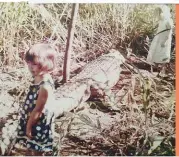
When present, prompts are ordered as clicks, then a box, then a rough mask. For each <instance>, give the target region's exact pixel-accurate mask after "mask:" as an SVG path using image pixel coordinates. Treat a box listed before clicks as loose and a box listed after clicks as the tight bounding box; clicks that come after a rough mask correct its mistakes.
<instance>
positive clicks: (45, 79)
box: [16, 43, 56, 153]
mask: <svg viewBox="0 0 179 157" xmlns="http://www.w3.org/2000/svg"><path fill="white" fill-rule="evenodd" d="M55 57H56V51H55V49H53V48H52V47H51V46H50V45H49V44H44V43H40V44H35V45H33V46H32V47H31V48H30V50H29V51H28V52H27V53H26V54H25V61H26V63H27V65H28V68H29V70H30V72H31V74H32V76H33V78H34V81H33V84H32V85H31V86H30V88H29V92H28V94H27V97H26V100H25V103H24V105H23V107H22V110H21V112H20V121H19V125H18V134H17V140H16V146H19V144H20V145H21V146H23V147H26V148H28V150H33V151H37V152H39V153H44V152H46V153H49V152H52V145H53V128H52V123H53V119H54V113H53V112H52V111H51V110H50V105H53V100H54V95H53V89H54V83H53V80H52V77H51V76H50V72H52V71H53V69H54V67H55Z"/></svg>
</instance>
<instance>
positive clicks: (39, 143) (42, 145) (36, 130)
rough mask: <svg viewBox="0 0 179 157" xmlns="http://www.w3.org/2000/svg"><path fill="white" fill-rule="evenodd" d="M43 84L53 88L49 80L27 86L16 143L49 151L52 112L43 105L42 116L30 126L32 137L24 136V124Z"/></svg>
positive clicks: (52, 119) (41, 150) (51, 143)
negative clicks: (27, 90)
mask: <svg viewBox="0 0 179 157" xmlns="http://www.w3.org/2000/svg"><path fill="white" fill-rule="evenodd" d="M43 84H50V85H52V88H53V84H52V83H51V82H50V81H45V82H44V81H42V82H41V83H40V84H38V85H31V86H30V88H29V92H28V94H27V98H26V100H25V103H24V105H23V107H22V110H21V114H20V120H19V125H18V133H17V140H16V143H20V144H22V145H23V146H25V147H26V148H28V149H33V150H36V151H40V152H49V151H52V146H53V134H52V132H53V128H52V126H53V125H52V124H53V121H54V113H53V112H51V111H49V110H48V109H46V108H45V107H44V110H43V112H42V116H41V117H40V119H39V120H38V122H37V124H35V125H34V126H33V127H32V136H33V138H32V139H29V138H28V137H27V136H26V125H27V122H28V119H29V117H30V113H31V112H32V110H33V109H34V108H35V105H36V100H37V98H38V92H39V89H40V86H41V85H43Z"/></svg>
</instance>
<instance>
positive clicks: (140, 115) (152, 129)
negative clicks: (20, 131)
mask: <svg viewBox="0 0 179 157" xmlns="http://www.w3.org/2000/svg"><path fill="white" fill-rule="evenodd" d="M171 8H172V10H173V18H174V20H175V7H174V6H173V5H171ZM0 12H1V19H0V28H1V31H0V36H1V38H0V64H1V66H2V69H3V70H4V72H6V73H7V75H8V76H7V77H6V75H5V73H2V76H3V77H4V80H3V77H1V79H0V81H1V82H5V80H6V81H7V80H8V81H9V82H17V84H18V85H17V86H16V85H15V84H13V87H9V86H8V85H7V84H8V82H7V84H6V82H5V84H4V85H2V86H0V89H1V95H3V96H4V95H5V94H4V93H6V94H7V95H8V94H9V95H8V96H10V95H11V96H10V98H12V99H13V100H15V102H14V101H12V102H11V101H10V102H7V103H6V104H5V103H2V105H1V107H2V110H3V106H7V104H9V106H11V105H12V104H14V105H15V106H16V107H15V108H16V109H15V111H14V112H17V111H18V106H19V105H18V104H19V103H20V102H22V99H23V94H24V91H25V87H26V86H27V80H28V79H29V76H28V74H27V75H26V78H24V77H23V76H24V72H23V71H22V70H21V69H20V70H19V71H20V72H17V69H18V68H19V67H21V66H22V65H23V60H22V56H23V53H24V52H25V51H26V50H27V49H28V48H29V46H30V45H32V44H34V43H37V42H40V41H43V40H44V39H45V40H48V42H50V43H52V44H53V45H54V46H57V48H58V50H59V70H61V69H60V68H61V67H62V63H63V56H64V52H65V46H66V37H67V28H68V24H69V21H70V19H71V17H70V16H71V4H48V5H47V4H46V5H29V4H28V3H0ZM156 20H157V19H156V16H154V5H140V4H135V5H132V4H80V8H79V16H78V18H77V23H76V29H75V38H74V44H73V53H72V60H73V66H78V65H79V64H81V63H84V62H85V63H86V62H88V61H90V60H93V59H95V58H96V57H98V56H99V55H101V54H103V53H104V52H106V51H107V50H109V49H110V48H116V49H118V50H120V51H121V52H125V51H126V49H127V48H131V49H132V50H133V51H132V52H133V53H135V54H140V55H143V56H146V54H147V52H148V45H149V42H150V41H148V40H147V37H149V38H150V39H151V37H152V35H153V34H154V29H155V27H156ZM10 67H14V68H15V69H14V72H11V71H10V69H11V68H10ZM19 76H21V77H19ZM121 77H123V78H124V79H123V80H120V81H119V83H118V84H117V85H116V86H115V88H114V90H113V91H114V93H115V94H114V97H115V99H116V104H113V107H115V109H116V110H117V111H116V113H117V114H116V116H117V117H118V118H117V120H116V121H115V123H114V124H111V125H108V126H107V128H103V129H101V128H100V129H99V128H98V132H99V133H100V138H98V137H91V138H90V139H89V140H84V141H83V142H82V144H81V143H80V137H78V138H79V139H78V140H76V139H75V140H74V138H72V137H69V139H68V140H67V143H68V146H69V147H70V146H71V145H72V144H75V146H74V145H73V146H71V148H72V149H69V148H68V147H66V149H67V151H68V152H67V153H66V154H68V155H71V154H76V155H79V154H80V153H81V155H83V154H84V155H93V154H94V155H155V154H157V155H162V153H163V154H164V155H174V154H175V150H174V147H175V144H174V142H173V141H174V140H175V87H174V85H171V84H170V83H169V82H164V81H162V80H160V79H159V78H155V79H154V78H152V77H151V76H150V75H149V77H147V78H148V79H149V80H148V82H142V80H141V78H139V76H138V75H132V76H129V77H128V76H127V75H124V76H122V75H121ZM5 78H8V79H5ZM145 81H146V80H145ZM147 83H149V84H148V85H147ZM19 85H20V86H19ZM19 87H20V88H19ZM119 89H120V90H119ZM142 89H143V91H142ZM148 91H150V93H149V92H148ZM2 93H3V94H2ZM12 94H13V95H12ZM93 103H95V102H93ZM98 105H99V103H98ZM101 105H102V106H104V105H105V103H104V102H103V103H101ZM89 106H90V105H89ZM12 107H13V106H12ZM104 108H105V107H104ZM89 110H91V112H94V109H91V108H89ZM103 110H104V109H103ZM106 112H107V114H108V113H109V111H106ZM114 113H115V112H114ZM107 114H105V115H104V116H107ZM9 115H11V114H9ZM9 115H7V114H5V115H4V118H2V121H6V120H7V119H8V120H9V119H11V118H12V117H11V116H10V117H9ZM15 119H17V118H15ZM4 123H5V122H4ZM4 123H3V124H4ZM6 123H7V122H6ZM96 123H97V122H96ZM3 124H2V127H4V126H3ZM98 124H100V121H98ZM8 125H12V123H11V121H9V122H8V123H7V126H8ZM101 125H102V122H101ZM102 126H103V125H102ZM5 132H7V131H5ZM5 135H6V133H5ZM4 139H5V138H3V139H1V140H2V141H1V151H2V150H5V148H6V147H7V146H6V145H4V143H3V140H4ZM69 140H71V141H70V142H69ZM8 142H9V141H6V143H8ZM72 142H74V143H72ZM91 142H92V143H91ZM74 147H75V148H78V149H79V150H78V149H77V150H76V152H75V153H70V151H71V150H74ZM83 149H84V152H83V151H82V152H80V150H83ZM86 150H87V151H86ZM107 150H109V151H107ZM62 151H63V152H61V153H62V154H63V153H64V154H65V151H66V150H65V148H63V149H62ZM1 153H2V152H1Z"/></svg>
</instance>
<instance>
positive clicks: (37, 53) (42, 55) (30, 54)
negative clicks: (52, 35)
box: [25, 43, 57, 72]
mask: <svg viewBox="0 0 179 157" xmlns="http://www.w3.org/2000/svg"><path fill="white" fill-rule="evenodd" d="M56 55H57V51H56V50H55V49H54V48H52V47H51V46H50V44H47V43H39V44H35V45H33V46H32V47H31V48H30V49H29V50H28V51H27V52H26V54H25V61H26V62H32V63H35V64H37V65H39V67H40V68H41V70H42V71H44V72H51V71H53V70H54V68H55V66H56Z"/></svg>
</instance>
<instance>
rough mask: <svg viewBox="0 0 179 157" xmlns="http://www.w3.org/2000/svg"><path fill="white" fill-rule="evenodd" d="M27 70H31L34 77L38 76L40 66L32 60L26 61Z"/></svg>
mask: <svg viewBox="0 0 179 157" xmlns="http://www.w3.org/2000/svg"><path fill="white" fill-rule="evenodd" d="M27 65H28V68H29V71H30V72H31V74H32V75H33V76H34V77H35V76H38V75H39V74H40V72H41V71H40V66H39V65H38V64H36V63H34V62H27Z"/></svg>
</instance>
